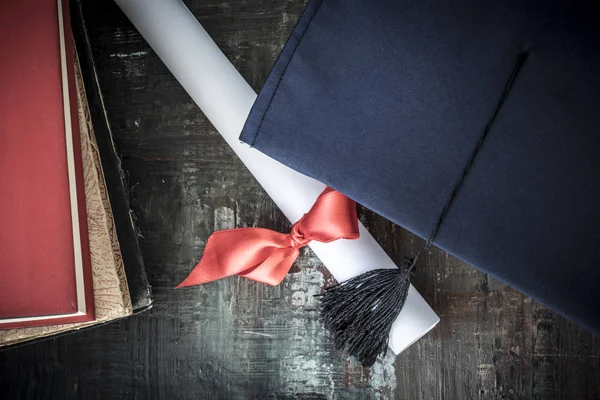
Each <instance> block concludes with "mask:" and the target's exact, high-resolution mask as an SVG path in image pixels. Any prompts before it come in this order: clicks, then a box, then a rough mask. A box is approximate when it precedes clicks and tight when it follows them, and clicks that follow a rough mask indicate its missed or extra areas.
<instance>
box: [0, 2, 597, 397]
mask: <svg viewBox="0 0 600 400" xmlns="http://www.w3.org/2000/svg"><path fill="white" fill-rule="evenodd" d="M304 3H305V2H304V1H303V0H238V1H235V2H222V1H216V0H206V1H199V0H197V1H186V4H187V5H188V6H189V7H190V9H191V11H192V12H193V13H194V15H195V16H196V17H197V18H198V19H199V20H200V21H201V23H202V24H203V25H204V27H205V28H206V30H207V31H208V32H209V33H210V34H211V35H212V36H213V38H214V39H215V41H216V42H217V44H218V45H219V46H220V47H221V48H222V49H223V51H224V52H225V54H226V55H227V56H228V57H229V59H230V60H231V61H232V62H233V63H234V64H235V66H236V67H237V68H238V69H239V70H240V72H241V73H242V75H243V76H244V77H245V78H246V79H247V80H248V81H249V82H250V84H251V85H252V86H253V87H254V88H255V89H256V90H259V89H260V86H261V85H262V83H263V82H264V80H265V79H266V76H267V74H268V72H269V70H270V68H271V65H272V64H273V62H274V61H275V59H276V57H277V55H278V53H279V51H280V50H281V48H282V46H283V45H284V43H285V40H286V38H287V35H288V34H289V32H290V31H291V29H292V28H293V26H294V24H295V22H296V20H297V19H298V17H299V15H300V13H301V12H302V9H303V7H304ZM85 8H86V9H85V12H86V18H87V21H88V24H89V29H90V34H91V37H92V41H93V44H94V52H95V58H96V61H97V63H98V66H99V70H100V77H99V78H100V82H101V85H102V88H103V91H104V96H105V102H106V106H107V112H108V116H109V120H110V122H111V124H112V128H113V131H114V133H115V136H116V140H117V143H116V145H117V147H118V148H119V150H120V152H121V154H122V157H123V165H124V168H125V169H126V172H127V174H128V180H129V188H130V192H131V196H132V205H133V212H134V214H135V218H136V221H137V225H138V227H139V229H140V233H141V235H142V238H141V246H142V251H143V254H144V258H145V262H146V265H147V271H148V274H149V278H150V281H151V283H152V285H153V287H154V294H155V306H154V308H153V309H152V310H151V311H150V312H147V313H145V314H142V315H139V316H135V317H132V318H129V319H127V320H125V321H120V322H117V323H113V324H110V325H107V326H104V327H102V328H99V329H95V330H90V331H88V332H81V333H78V334H74V335H70V336H66V337H61V338H58V339H55V340H52V341H48V342H44V343H39V344H35V345H31V346H26V347H22V348H18V349H14V350H11V351H8V352H4V353H0V368H1V372H0V393H3V394H4V395H3V396H2V398H43V399H66V398H75V399H79V398H80V399H163V398H165V399H198V398H200V399H221V398H222V399H254V398H259V399H266V398H269V399H271V398H272V399H392V398H395V399H411V400H412V399H414V400H419V399H565V400H567V399H568V400H570V399H598V398H600V380H599V379H598V377H599V374H600V346H599V345H598V340H597V339H596V338H594V337H593V336H592V335H590V334H588V333H586V332H585V331H583V330H582V329H580V328H578V327H576V326H574V325H573V324H571V323H569V322H568V321H566V320H565V319H563V318H562V317H560V316H557V315H556V314H554V313H552V312H551V311H549V310H547V309H546V308H544V307H543V306H541V305H539V304H537V303H535V302H533V301H531V300H530V299H528V298H527V297H525V296H523V295H521V294H519V293H518V292H516V291H514V290H512V289H510V288H508V287H506V286H504V285H502V284H500V283H499V282H498V281H496V280H494V279H493V278H491V277H489V276H487V275H486V274H484V273H482V272H479V271H478V270H476V269H474V268H472V267H470V266H468V265H466V264H464V263H462V262H460V261H458V260H456V259H455V258H452V257H450V256H448V254H446V253H444V252H442V251H440V250H438V249H432V250H431V251H430V253H429V254H427V255H426V256H425V257H422V258H421V259H420V262H419V269H418V271H417V274H416V277H415V280H414V284H415V286H416V287H417V288H418V290H419V291H420V292H421V293H422V294H423V296H424V297H425V298H426V300H427V301H428V302H429V303H430V304H431V305H432V307H433V308H434V310H435V311H436V312H437V313H438V314H439V315H440V316H441V318H442V321H441V322H440V324H439V326H438V327H437V328H436V329H435V330H434V331H433V332H432V333H430V334H429V335H428V336H426V337H425V338H424V339H422V340H420V341H419V342H418V343H417V344H415V345H414V346H412V347H411V348H410V349H408V350H407V351H405V352H404V353H403V354H401V355H400V356H398V357H393V356H392V355H389V354H388V356H386V357H385V358H384V359H383V360H380V361H378V362H377V364H376V365H375V366H374V367H373V368H372V369H371V370H364V369H362V368H360V367H359V366H358V365H357V364H356V363H355V362H353V361H352V360H348V359H347V358H345V357H344V355H342V354H340V353H338V352H336V351H335V350H334V349H333V346H332V343H331V340H330V339H329V338H328V336H327V335H326V333H325V332H324V330H323V327H322V326H321V324H320V323H319V322H318V318H317V311H316V306H315V302H314V299H313V298H312V295H313V294H315V293H318V292H319V291H320V290H321V289H322V288H323V286H324V285H326V284H328V283H331V281H332V279H331V277H330V276H329V274H328V273H327V271H326V270H324V268H323V266H322V265H321V264H320V262H319V260H318V259H317V258H316V257H315V256H314V254H312V253H311V252H310V251H309V250H305V251H303V252H302V254H301V257H300V259H299V261H298V262H297V264H296V266H295V268H294V269H293V271H292V273H291V274H290V275H289V277H288V278H287V279H286V280H285V282H284V283H283V284H282V285H281V286H279V287H276V288H271V287H266V286H264V285H261V284H257V283H254V282H250V281H248V280H244V279H240V278H237V277H233V278H229V279H224V280H221V281H218V282H213V283H210V284H207V285H203V286H201V287H198V288H194V289H185V290H173V287H174V286H175V285H176V284H178V283H179V282H180V281H181V280H182V279H183V278H185V276H186V275H187V274H188V272H189V271H190V270H191V269H192V267H193V266H194V265H195V263H196V262H197V261H198V259H199V257H200V255H201V254H202V250H203V247H204V244H205V242H206V239H207V238H208V236H209V235H210V233H211V232H213V230H215V229H223V228H230V227H243V226H264V227H269V228H272V229H276V230H285V229H289V226H290V225H289V223H288V222H286V220H285V218H284V217H283V216H282V214H281V213H280V212H279V211H278V209H277V208H276V207H275V206H274V205H273V203H272V202H271V201H270V199H269V198H268V197H267V195H266V194H265V193H264V192H263V191H262V189H261V188H260V187H259V186H258V184H257V183H256V181H255V180H254V179H253V177H252V176H251V175H250V174H249V173H248V171H247V170H246V169H245V168H244V166H243V165H242V164H241V162H240V161H239V160H237V159H236V157H235V155H234V154H233V152H232V151H231V150H230V149H229V148H228V146H227V145H226V144H225V142H224V141H223V140H222V139H221V138H220V136H219V135H218V133H217V132H216V131H215V129H214V128H213V127H212V125H211V124H210V123H209V122H208V121H207V120H206V118H205V117H204V116H203V115H202V113H201V112H200V111H199V109H198V108H197V107H196V106H195V105H194V103H193V102H192V100H191V99H190V98H189V96H188V95H187V94H186V93H185V92H184V91H183V89H182V88H181V86H180V85H179V84H178V83H177V82H176V81H175V79H174V78H173V77H172V76H171V74H170V73H169V72H168V70H167V69H166V67H165V66H164V65H163V64H162V63H161V61H160V60H159V59H158V58H157V56H156V55H155V54H154V53H153V52H152V50H151V49H150V48H149V47H148V45H147V44H146V43H145V41H144V40H143V39H142V38H141V37H140V35H139V34H138V33H137V31H136V30H135V29H134V28H133V27H132V26H131V24H130V23H129V22H128V21H127V20H126V19H125V17H124V16H123V15H122V14H121V13H120V11H119V10H118V9H117V8H116V6H115V5H114V4H112V3H107V2H100V1H96V2H88V3H86V6H85ZM361 220H362V221H363V223H365V225H366V226H367V227H368V229H369V230H370V231H371V232H372V233H373V235H374V236H375V237H376V239H378V241H379V242H380V243H381V244H382V246H383V247H384V248H385V249H386V251H388V253H389V254H390V255H391V256H392V257H393V258H394V259H396V260H401V258H402V257H403V256H404V255H409V254H412V253H414V249H416V248H418V246H419V245H420V244H422V242H421V240H420V239H418V238H416V237H415V236H413V235H411V234H410V233H408V232H406V231H405V230H403V229H401V228H399V227H398V226H395V225H394V224H392V223H390V222H388V221H386V220H384V219H383V218H381V217H379V216H377V215H375V214H373V213H372V212H369V211H367V210H364V209H363V210H361ZM574 295H576V294H574Z"/></svg>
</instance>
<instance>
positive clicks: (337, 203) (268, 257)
mask: <svg viewBox="0 0 600 400" xmlns="http://www.w3.org/2000/svg"><path fill="white" fill-rule="evenodd" d="M358 237H359V234H358V221H357V217H356V203H355V202H354V201H353V200H350V199H349V198H347V197H346V196H344V195H343V194H341V193H339V192H336V191H335V190H333V189H331V188H329V187H328V188H326V189H325V190H324V191H323V193H321V194H320V195H319V197H318V198H317V201H316V202H315V204H314V205H313V206H312V208H311V209H310V211H309V212H308V213H306V214H304V216H303V217H302V218H301V219H300V220H299V221H298V222H296V223H295V224H294V225H293V226H292V231H291V232H290V233H288V234H285V233H279V232H275V231H272V230H269V229H263V228H239V229H229V230H224V231H218V232H215V233H213V234H212V235H211V236H210V237H209V238H208V241H207V242H206V247H205V248H204V254H203V256H202V259H201V260H200V262H199V263H198V265H197V266H196V267H195V268H194V269H193V270H192V272H191V273H190V275H189V276H188V277H187V278H185V280H184V281H183V282H181V283H180V284H179V286H177V287H178V288H180V287H184V286H192V285H198V284H201V283H206V282H210V281H214V280H217V279H221V278H224V277H226V276H230V275H234V274H237V275H239V276H243V277H244V278H248V279H252V280H254V281H258V282H264V283H267V284H269V285H277V284H279V283H280V282H281V281H282V280H283V278H285V276H286V274H287V273H288V271H289V270H290V268H291V267H292V264H293V263H294V261H295V260H296V258H297V257H298V254H300V248H301V247H304V246H306V245H307V244H308V243H309V242H310V241H311V240H316V241H318V242H323V243H328V242H332V241H334V240H337V239H358Z"/></svg>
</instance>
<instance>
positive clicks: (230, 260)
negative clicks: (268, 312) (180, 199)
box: [177, 228, 295, 288]
mask: <svg viewBox="0 0 600 400" xmlns="http://www.w3.org/2000/svg"><path fill="white" fill-rule="evenodd" d="M288 243H289V238H288V235H285V234H282V233H278V232H274V231H271V230H268V229H262V228H240V229H229V230H224V231H218V232H215V233H213V234H212V235H211V236H210V237H209V238H208V241H207V242H206V246H205V248H204V254H203V255H202V259H201V260H200V262H199V263H198V265H196V267H195V268H194V269H193V270H192V272H191V273H190V274H189V275H188V277H187V278H185V279H184V280H183V282H181V283H180V284H179V285H178V286H177V288H182V287H186V286H193V285H199V284H202V283H206V282H211V281H214V280H217V279H221V278H225V277H227V276H231V275H235V274H241V275H242V276H244V274H246V275H248V278H250V279H253V280H256V281H260V282H265V283H268V284H273V283H272V282H275V281H277V280H279V281H280V279H279V278H280V276H281V275H282V274H283V276H285V274H286V273H287V271H288V270H289V269H290V267H291V265H292V263H293V260H292V261H291V263H286V262H276V260H277V259H279V260H280V261H284V260H286V259H287V257H286V256H284V255H286V254H288V253H289V251H290V248H289V245H288ZM294 259H295V258H294ZM262 264H265V268H260V267H261V266H262ZM281 279H283V278H281Z"/></svg>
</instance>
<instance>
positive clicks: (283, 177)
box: [116, 0, 439, 354]
mask: <svg viewBox="0 0 600 400" xmlns="http://www.w3.org/2000/svg"><path fill="white" fill-rule="evenodd" d="M116 2H117V4H118V5H119V6H120V7H121V9H122V10H123V12H124V13H125V14H126V15H127V17H128V18H129V19H130V20H131V22H133V24H134V25H135V26H136V28H137V29H138V30H139V31H140V33H141V34H142V36H143V37H144V38H145V39H146V40H147V41H148V43H149V44H150V46H151V47H152V48H153V49H154V51H155V52H156V53H157V54H158V56H159V57H160V58H161V60H162V61H163V62H164V63H165V65H166V66H167V67H168V68H169V70H171V72H172V73H173V75H174V76H175V78H176V79H177V80H178V81H179V83H181V85H182V86H183V87H184V89H185V90H186V91H187V92H188V93H189V95H190V96H191V97H192V99H193V100H194V101H195V102H196V104H197V105H198V106H199V107H200V109H201V110H202V111H203V112H204V114H205V115H206V117H207V118H208V119H209V120H210V121H211V122H212V124H213V125H214V126H215V128H217V130H218V131H219V132H220V134H221V135H222V136H223V138H225V140H226V141H227V143H228V144H229V145H230V146H231V148H232V149H233V150H234V151H235V153H236V154H237V155H238V156H239V158H240V159H241V160H242V162H243V163H244V164H245V165H246V167H247V168H248V169H249V170H250V172H251V173H252V174H253V175H254V177H255V178H256V180H257V181H258V182H259V183H260V184H261V185H262V187H263V188H264V189H265V191H266V192H267V193H268V194H269V196H271V198H272V199H273V201H274V202H275V204H277V206H278V207H279V208H280V209H281V211H282V212H283V213H284V214H285V216H286V217H287V218H288V219H289V220H290V221H291V222H296V221H297V220H299V219H300V218H301V217H302V215H304V213H306V212H307V211H308V210H309V209H310V208H311V206H312V205H313V204H314V202H315V200H316V198H317V196H318V195H319V194H320V193H321V192H322V191H323V189H325V185H324V184H323V183H321V182H318V181H316V180H314V179H312V178H309V177H307V176H305V175H302V174H300V173H298V172H296V171H294V170H292V169H290V168H288V167H286V166H285V165H283V164H281V163H279V162H278V161H275V160H273V159H272V158H270V157H268V156H266V155H264V154H263V153H261V152H259V151H258V150H255V149H252V148H251V147H250V146H248V145H246V144H244V143H242V142H240V140H239V139H238V137H239V134H240V132H241V131H242V128H243V126H244V123H245V121H246V118H247V117H248V114H249V112H250V109H251V107H252V105H253V104H254V101H255V100H256V93H255V92H254V91H253V90H252V88H251V87H250V85H248V83H247V82H246V81H245V80H244V78H242V76H241V75H240V74H239V72H238V71H237V70H236V69H235V67H234V66H233V65H232V64H231V63H230V62H229V60H228V59H227V57H225V55H224V54H223V53H222V52H221V50H220V49H219V48H218V46H217V45H216V44H215V42H214V41H213V40H212V39H211V38H210V36H209V35H208V33H206V31H205V30H204V28H202V26H201V25H200V23H199V22H198V21H197V20H196V18H195V17H194V16H193V15H192V13H191V12H190V11H189V10H188V9H187V7H186V6H185V5H184V4H183V3H182V2H181V1H180V0H116ZM359 230H360V238H359V239H357V240H337V241H334V242H331V243H318V242H311V243H310V244H309V245H310V247H311V249H312V250H313V251H314V252H315V254H316V255H317V256H318V257H319V259H320V260H321V261H322V262H323V264H324V265H325V266H326V267H327V269H328V270H329V272H330V273H331V274H332V275H333V276H334V277H335V279H336V280H337V281H338V282H343V281H345V280H347V279H350V278H352V277H355V276H357V275H360V274H361V273H364V272H366V271H369V270H372V269H377V268H396V265H395V264H394V262H393V261H392V260H391V259H390V258H389V257H388V255H387V254H386V253H385V251H384V250H383V249H382V248H381V247H380V246H379V244H378V243H377V242H376V241H375V239H374V238H373V237H372V236H371V234H370V233H369V232H368V231H367V230H366V228H365V227H364V226H363V225H362V224H361V223H360V221H359ZM438 322H439V317H438V316H437V315H436V314H435V313H434V312H433V310H432V309H431V308H430V307H429V305H428V304H427V303H426V302H425V300H424V299H423V297H421V295H420V294H419V293H418V292H417V291H416V289H415V288H414V287H412V286H411V287H410V290H409V293H408V297H407V300H406V304H405V306H404V309H403V310H402V312H401V313H400V315H399V316H398V318H397V319H396V321H395V322H394V324H393V325H392V329H391V332H390V341H389V345H390V347H391V349H392V350H393V351H394V353H396V354H398V353H400V352H401V351H403V350H404V349H406V348H407V347H408V346H410V345H411V344H412V343H414V342H415V341H416V340H418V339H419V338H420V337H421V336H423V335H424V334H425V333H427V332H428V331H429V330H430V329H431V328H433V327H434V326H435V325H436V324H437V323H438Z"/></svg>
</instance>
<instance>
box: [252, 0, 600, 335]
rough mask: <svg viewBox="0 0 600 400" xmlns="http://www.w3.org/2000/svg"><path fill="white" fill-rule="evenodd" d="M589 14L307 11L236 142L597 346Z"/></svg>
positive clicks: (453, 8)
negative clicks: (578, 328)
mask: <svg viewBox="0 0 600 400" xmlns="http://www.w3.org/2000/svg"><path fill="white" fill-rule="evenodd" d="M591 4H592V3H591V2H590V3H589V5H588V3H585V2H568V1H563V2H555V1H528V0H527V1H523V0H519V1H505V0H501V1H493V2H492V1H484V2H481V1H480V2H472V1H452V2H448V1H442V0H440V1H400V0H312V1H310V3H309V4H308V6H307V8H306V10H305V12H304V14H303V15H302V17H301V19H300V21H299V23H298V25H297V27H296V28H295V30H294V31H293V33H292V35H291V37H290V39H289V41H288V43H287V44H286V46H285V48H284V49H283V51H282V53H281V56H280V57H279V59H278V60H277V62H276V63H275V66H274V68H273V70H272V72H271V74H270V76H269V78H268V79H267V82H266V83H265V85H264V87H263V89H262V91H261V93H260V95H259V97H258V100H257V102H256V103H255V105H254V107H253V109H252V112H251V114H250V116H249V118H248V120H247V122H246V126H245V128H244V131H243V133H242V136H241V139H242V140H243V141H245V142H247V143H249V144H250V145H252V146H253V147H255V148H256V149H258V150H260V151H262V152H264V153H266V154H268V155H269V156H271V157H273V158H275V159H277V160H279V161H281V162H283V163H284V164H286V165H288V166H290V167H292V168H294V169H296V170H298V171H300V172H302V173H304V174H307V175H309V176H312V177H314V178H316V179H318V180H320V181H322V182H324V183H326V184H327V185H330V186H331V187H333V188H335V189H337V190H339V191H341V192H343V193H345V194H346V195H348V196H349V197H351V198H353V199H355V200H357V201H358V202H360V203H361V204H363V205H365V206H366V207H368V208H370V209H372V210H374V211H376V212H378V213H380V214H381V215H383V216H385V217H387V218H389V219H390V220H392V221H394V222H396V223H398V224H400V225H401V226H403V227H405V228H407V229H409V230H411V231H413V232H415V233H416V234H418V235H420V236H422V237H424V238H428V239H430V240H431V241H432V242H433V243H434V244H435V245H437V246H439V247H440V248H442V249H444V250H446V251H448V252H449V253H451V254H453V255H456V256H457V257H459V258H461V259H463V260H465V261H467V262H469V263H470V264H472V265H474V266H476V267H478V268H480V269H482V270H484V271H486V272H488V273H490V274H491V275H493V276H495V277H498V278H500V279H501V280H503V281H504V282H506V283H508V284H510V285H511V286H513V287H515V288H517V289H519V290H521V291H523V292H524V293H526V294H528V295H530V296H531V297H532V298H534V299H536V300H538V301H540V302H541V303H543V304H546V305H547V306H549V307H551V308H553V309H554V310H556V311H558V312H559V313H561V314H563V315H565V316H567V317H568V318H570V319H572V320H573V321H575V322H577V323H579V324H581V325H583V326H585V327H587V328H588V329H589V330H591V331H593V332H595V333H598V332H600V290H598V283H599V282H600V25H599V24H598V23H597V18H596V15H597V14H596V13H594V12H593V11H594V10H592V6H591ZM411 268H412V267H411ZM357 287H360V285H357ZM344 323H347V321H346V322H344ZM337 328H339V326H338V327H337ZM342 347H343V346H342Z"/></svg>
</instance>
